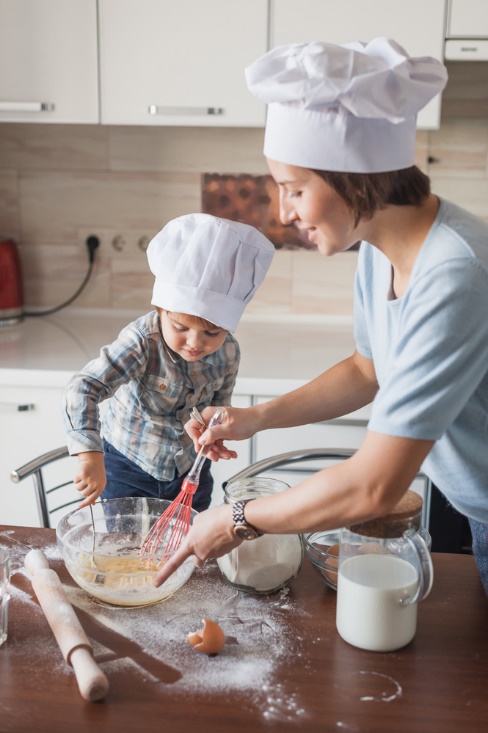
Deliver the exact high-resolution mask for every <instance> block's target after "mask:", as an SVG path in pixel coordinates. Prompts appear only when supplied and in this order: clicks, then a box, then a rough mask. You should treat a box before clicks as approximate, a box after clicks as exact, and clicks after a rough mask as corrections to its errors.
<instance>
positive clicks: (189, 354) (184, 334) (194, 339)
mask: <svg viewBox="0 0 488 733" xmlns="http://www.w3.org/2000/svg"><path fill="white" fill-rule="evenodd" d="M159 315H160V318H161V329H162V332H163V337H164V340H165V341H166V343H167V344H168V346H169V347H170V349H172V350H173V351H175V352H176V353H177V354H179V356H181V358H182V359H184V360H185V361H190V362H192V361H200V359H203V357H204V356H208V355H209V354H213V353H214V352H215V351H217V350H218V349H220V347H221V346H222V344H223V343H224V341H225V339H226V338H227V333H228V331H225V330H224V329H223V328H217V327H215V328H213V329H207V328H205V327H204V326H203V325H197V324H195V322H194V321H193V320H192V319H191V318H189V317H188V316H185V315H184V314H183V313H168V312H167V311H164V310H160V311H159Z"/></svg>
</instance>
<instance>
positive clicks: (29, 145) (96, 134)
mask: <svg viewBox="0 0 488 733" xmlns="http://www.w3.org/2000/svg"><path fill="white" fill-rule="evenodd" d="M0 161H1V163H0V165H1V166H2V167H7V166H12V167H15V168H16V169H17V170H35V169H42V170H107V168H108V130H107V128H105V127H102V126H101V125H39V124H38V125H23V124H16V123H11V124H9V123H2V124H1V125H0Z"/></svg>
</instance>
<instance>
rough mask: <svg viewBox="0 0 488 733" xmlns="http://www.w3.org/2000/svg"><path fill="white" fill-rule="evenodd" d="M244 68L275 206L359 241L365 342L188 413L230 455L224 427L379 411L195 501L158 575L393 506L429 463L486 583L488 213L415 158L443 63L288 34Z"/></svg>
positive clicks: (359, 322) (347, 240) (325, 239)
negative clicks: (423, 114)
mask: <svg viewBox="0 0 488 733" xmlns="http://www.w3.org/2000/svg"><path fill="white" fill-rule="evenodd" d="M247 80H248V84H249V86H250V88H251V90H252V91H253V92H254V93H255V94H256V95H257V96H258V97H259V98H260V99H261V100H263V101H265V102H267V103H268V105H269V107H268V118H267V124H266V135H265V145H264V152H265V155H266V157H267V160H268V165H269V168H270V171H271V174H272V175H273V178H274V179H275V181H276V183H277V184H278V187H279V190H280V207H281V217H282V219H283V221H284V222H285V223H293V224H295V226H297V227H298V228H299V229H301V230H302V231H305V232H306V233H307V235H308V238H309V240H310V241H311V242H313V243H315V244H316V245H317V248H318V250H319V251H320V252H321V253H322V254H323V255H325V256H329V255H333V254H335V253H336V252H344V251H346V250H348V249H349V248H350V247H351V246H352V245H354V244H355V243H356V242H357V241H361V242H362V244H361V248H360V254H359V262H358V271H357V274H356V282H355V305H354V328H355V339H356V351H355V352H354V354H352V356H350V357H349V358H348V359H346V360H344V361H343V362H341V363H340V364H337V365H336V366H334V367H333V368H331V369H329V370H328V371H326V372H325V373H324V374H322V375H321V376H319V377H318V378H317V379H315V380H313V381H312V382H310V383H309V384H307V385H305V386H304V387H302V388H300V389H298V390H295V391H294V392H291V393H289V394H286V395H284V396H282V397H278V398H276V399H274V400H271V401H269V402H267V403H264V404H261V405H256V406H254V407H251V408H248V409H245V410H239V409H236V408H228V410H227V419H226V421H225V423H224V424H223V425H222V426H220V427H218V428H214V429H212V430H209V431H207V432H205V433H204V434H203V435H202V436H200V434H199V432H198V429H197V425H196V424H195V423H193V422H190V423H189V424H188V425H187V430H188V432H189V433H190V435H191V436H192V437H193V439H194V441H195V444H196V445H198V442H200V443H201V444H205V445H210V446H211V448H210V452H209V455H210V457H211V458H213V459H218V458H228V457H230V456H231V453H230V452H229V451H227V450H226V449H225V448H224V447H223V445H222V439H243V438H248V437H250V436H251V435H253V434H254V433H256V432H257V431H259V430H264V429H269V428H283V427H288V426H290V427H291V426H294V425H302V424H305V423H310V422H316V421H319V420H329V419H332V418H336V417H338V416H340V415H344V414H347V413H349V412H352V411H354V410H357V409H359V408H360V407H363V406H364V405H366V404H369V403H372V409H371V419H370V421H369V425H368V432H367V436H366V438H365V440H364V443H363V445H362V446H361V447H360V448H359V450H358V451H357V452H356V453H355V455H354V456H353V457H352V458H350V459H349V460H347V461H344V462H342V463H341V464H339V465H336V466H333V467H330V468H327V469H325V470H322V471H318V472H317V473H316V474H314V475H313V476H311V477H310V478H308V479H306V480H305V481H303V482H302V483H300V484H298V485H297V486H294V487H293V488H291V489H290V490H289V491H286V492H284V493H282V494H279V495H275V496H270V497H263V498H260V499H257V500H253V501H252V502H248V503H246V504H245V505H242V504H240V505H239V506H237V508H236V507H230V506H228V505H224V506H219V507H215V508H212V509H210V510H208V511H206V512H204V513H202V514H201V515H199V516H198V517H197V519H196V520H195V523H194V526H193V528H192V529H191V531H190V533H189V535H188V538H187V540H186V541H185V542H184V543H183V545H182V546H181V548H180V549H179V551H178V552H177V553H176V554H175V556H174V557H173V558H172V559H171V560H170V561H169V562H168V563H167V564H166V566H165V567H164V568H163V569H162V570H161V571H160V573H159V574H158V577H157V581H156V582H157V583H161V582H163V581H164V579H165V578H166V577H168V575H170V574H171V572H173V571H174V570H175V568H176V567H177V566H178V565H179V564H180V563H181V562H182V561H183V560H184V559H185V558H186V557H188V556H189V555H191V554H194V555H195V558H196V563H197V564H198V565H199V566H201V565H202V564H203V563H204V562H205V560H206V559H208V558H213V557H217V556H219V555H222V554H224V553H226V552H228V551H229V550H230V549H231V548H232V547H234V546H236V544H238V543H239V542H240V541H241V539H240V537H245V538H246V539H247V538H252V537H255V536H258V534H259V533H284V532H305V531H312V530H317V529H329V528H336V527H341V526H347V525H350V524H353V523H356V522H359V521H363V520H367V519H370V518H373V517H377V516H380V515H382V514H385V513H387V512H389V511H390V510H391V509H392V507H393V506H394V505H395V504H396V502H397V501H398V500H399V499H400V497H401V496H402V494H403V493H404V492H405V491H406V490H407V488H408V487H409V485H410V483H411V482H412V480H413V478H414V476H415V475H416V474H417V472H418V471H419V469H420V467H421V466H422V470H423V471H424V472H425V473H426V474H427V475H428V476H429V477H430V478H431V479H432V480H433V482H434V483H435V484H436V485H437V486H438V487H439V489H440V490H441V491H442V492H443V493H444V494H445V495H446V497H447V498H448V500H449V501H450V502H451V503H452V504H453V505H454V506H455V507H456V508H457V509H458V510H459V511H461V512H462V513H464V514H465V515H466V516H467V517H468V518H469V521H470V524H471V528H472V533H473V547H474V551H475V556H476V559H477V562H478V567H479V570H480V574H481V577H482V581H483V584H484V588H485V591H486V593H487V595H488V547H487V545H488V457H487V453H488V452H487V450H486V446H487V444H488V318H487V314H488V225H487V224H486V223H483V222H481V221H479V220H477V219H476V218H475V217H473V216H471V215H470V214H468V213H467V212H465V211H463V210H462V209H460V208H458V207H456V206H454V205H453V204H450V203H448V202H447V201H443V200H440V199H439V198H438V197H436V196H435V195H433V194H432V193H431V192H430V185H429V179H428V178H427V177H426V176H425V175H424V174H422V173H421V172H420V171H419V170H418V169H417V168H416V167H415V166H414V165H413V162H414V146H415V117H416V114H417V112H418V111H419V109H421V108H422V107H423V106H424V105H425V104H426V103H427V102H428V101H429V99H431V98H432V97H433V96H435V94H437V93H438V92H439V91H440V90H441V89H442V88H443V86H444V85H445V82H446V72H445V69H444V67H443V66H442V64H440V63H439V62H437V61H435V60H434V59H430V58H410V57H408V55H407V54H406V52H405V51H404V50H403V49H402V48H401V47H399V46H398V45H397V44H396V43H394V42H392V41H388V40H387V39H384V38H379V39H375V40H374V41H372V42H371V43H369V44H367V45H363V44H359V43H352V44H347V45H345V46H333V45H331V44H322V43H313V44H298V45H291V46H282V47H279V48H277V49H274V50H273V51H270V52H269V53H268V54H266V55H265V56H264V57H262V58H261V59H259V60H258V61H257V62H255V63H254V64H253V65H252V66H251V67H250V68H249V69H248V70H247ZM211 412H212V410H211V408H208V410H207V411H205V412H204V417H206V418H207V420H208V418H209V417H210V414H211ZM216 441H217V442H216ZM246 535H247V536H246Z"/></svg>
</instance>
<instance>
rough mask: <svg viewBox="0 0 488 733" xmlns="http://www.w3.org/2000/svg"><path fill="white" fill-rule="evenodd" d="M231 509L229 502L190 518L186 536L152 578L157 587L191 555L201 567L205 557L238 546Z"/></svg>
mask: <svg viewBox="0 0 488 733" xmlns="http://www.w3.org/2000/svg"><path fill="white" fill-rule="evenodd" d="M233 526H234V523H233V521H232V508H231V506H230V505H229V504H221V505H220V506H215V507H211V508H210V509H207V510H206V511H204V512H201V514H198V515H197V516H196V517H195V519H194V520H193V524H192V526H191V527H190V531H189V532H188V534H187V536H186V538H185V539H184V540H183V542H182V544H181V545H180V547H179V548H178V550H176V552H175V553H174V555H172V556H171V558H170V559H169V560H168V562H166V563H165V564H164V565H163V567H162V568H161V570H160V571H159V572H158V574H157V575H156V577H155V579H154V585H155V587H156V588H159V586H160V585H162V584H163V583H164V582H165V580H167V579H168V578H169V577H170V575H172V574H173V573H174V572H175V570H177V569H178V568H179V567H180V565H182V564H183V563H184V561H185V560H186V559H187V558H188V557H190V556H191V555H194V556H195V565H196V566H197V567H199V568H202V567H203V566H204V564H205V561H206V560H210V559H212V558H216V557H221V556H222V555H226V554H227V553H228V552H230V551H231V550H233V549H234V547H238V545H240V544H241V542H242V540H240V539H239V538H238V537H236V536H235V535H234V532H233Z"/></svg>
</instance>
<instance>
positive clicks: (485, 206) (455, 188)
mask: <svg viewBox="0 0 488 733" xmlns="http://www.w3.org/2000/svg"><path fill="white" fill-rule="evenodd" d="M432 190H433V191H434V193H436V194H439V196H443V197H444V198H445V199H448V200H449V201H452V202H453V203H454V204H457V205H458V206H461V207H462V208H464V209H467V211H471V213H472V214H475V215H476V216H479V217H480V218H481V219H485V220H486V221H488V179H483V180H476V179H474V180H472V179H467V178H443V177H441V176H440V177H437V176H435V177H432Z"/></svg>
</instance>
